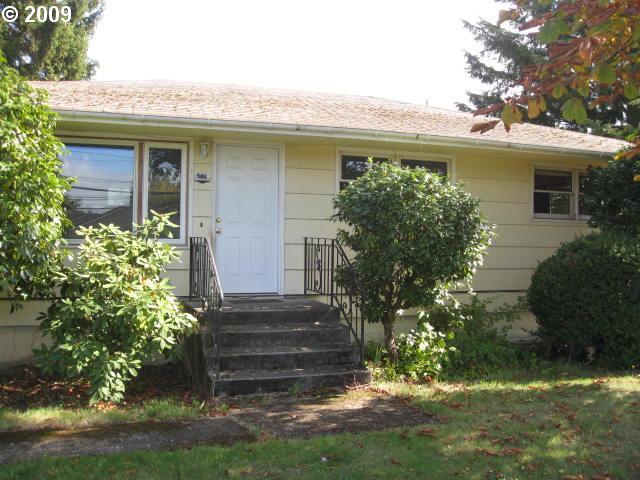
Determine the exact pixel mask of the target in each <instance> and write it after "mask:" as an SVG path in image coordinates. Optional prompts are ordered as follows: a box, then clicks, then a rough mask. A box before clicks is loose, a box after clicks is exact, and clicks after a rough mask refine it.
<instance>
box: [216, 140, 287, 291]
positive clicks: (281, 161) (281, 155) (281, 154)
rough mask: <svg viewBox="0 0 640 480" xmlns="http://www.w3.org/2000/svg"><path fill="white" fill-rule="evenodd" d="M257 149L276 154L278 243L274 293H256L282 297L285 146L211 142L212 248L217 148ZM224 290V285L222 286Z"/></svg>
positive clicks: (223, 141) (240, 142)
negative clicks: (269, 150) (269, 149)
mask: <svg viewBox="0 0 640 480" xmlns="http://www.w3.org/2000/svg"><path fill="white" fill-rule="evenodd" d="M225 146H229V147H257V148H273V149H275V150H277V152H278V172H277V178H278V228H277V233H276V242H277V243H278V249H277V254H278V258H277V261H276V265H277V267H276V268H277V269H278V272H277V275H276V279H277V288H276V291H275V292H257V293H256V295H260V294H266V295H269V294H272V295H273V294H276V295H284V280H285V279H284V202H285V188H284V186H285V146H284V144H282V143H266V142H265V143H263V142H246V141H242V140H214V141H213V148H212V150H213V182H212V183H213V188H212V192H213V195H212V197H213V198H212V201H213V216H212V218H211V236H212V237H213V238H212V242H211V243H212V247H213V250H214V252H215V249H216V243H217V242H216V240H217V235H216V213H217V211H216V197H217V194H218V147H225ZM222 289H223V290H224V285H222ZM241 295H243V296H251V294H250V293H244V294H241Z"/></svg>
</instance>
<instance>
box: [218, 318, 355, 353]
mask: <svg viewBox="0 0 640 480" xmlns="http://www.w3.org/2000/svg"><path fill="white" fill-rule="evenodd" d="M330 343H334V344H335V343H345V344H348V343H349V327H347V326H346V325H343V324H341V323H337V322H328V323H327V322H313V323H311V322H307V323H273V324H253V323H250V324H233V325H223V326H222V332H221V345H222V348H223V349H227V348H240V347H246V348H248V347H260V346H272V347H275V346H296V345H297V346H301V345H302V346H304V345H326V344H330Z"/></svg>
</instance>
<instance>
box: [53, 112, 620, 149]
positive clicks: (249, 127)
mask: <svg viewBox="0 0 640 480" xmlns="http://www.w3.org/2000/svg"><path fill="white" fill-rule="evenodd" d="M54 110H55V111H56V113H58V114H59V115H60V117H61V118H62V120H64V121H67V122H93V123H112V124H113V123H117V124H123V125H136V126H157V127H173V128H193V127H197V128H205V129H211V130H217V131H235V132H242V133H271V134H281V135H294V136H298V135H304V136H314V137H324V138H340V139H353V140H370V141H381V140H384V141H393V142H398V143H412V144H422V145H435V146H444V147H467V148H469V147H475V148H482V149H488V150H511V151H512V150H518V151H524V152H536V153H547V154H554V155H574V156H586V157H592V158H606V157H610V156H612V155H613V154H614V153H615V152H603V151H594V150H584V149H575V148H563V147H553V146H548V145H532V144H525V143H517V142H500V141H497V140H485V139H481V138H478V139H472V138H462V137H449V136H443V135H430V134H415V133H403V132H393V131H383V130H369V129H358V128H344V127H340V128H338V127H329V126H316V125H302V124H287V123H274V122H252V121H242V120H213V119H204V118H189V117H171V116H164V115H143V114H124V113H110V112H91V111H79V110H67V109H56V108H54Z"/></svg>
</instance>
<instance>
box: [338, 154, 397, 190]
mask: <svg viewBox="0 0 640 480" xmlns="http://www.w3.org/2000/svg"><path fill="white" fill-rule="evenodd" d="M369 158H372V160H373V162H375V163H380V162H390V161H391V159H390V158H388V157H368V156H366V155H341V157H340V190H342V189H343V188H345V187H347V186H348V185H349V183H351V182H353V181H354V180H355V179H357V178H358V177H360V176H361V175H363V174H364V173H365V172H366V171H367V170H368V169H369V168H370V166H371V164H370V163H369Z"/></svg>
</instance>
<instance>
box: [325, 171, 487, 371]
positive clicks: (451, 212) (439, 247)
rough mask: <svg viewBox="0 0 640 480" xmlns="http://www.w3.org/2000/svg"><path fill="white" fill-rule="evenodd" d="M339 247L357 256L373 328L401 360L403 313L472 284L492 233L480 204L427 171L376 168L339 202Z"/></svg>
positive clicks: (365, 307)
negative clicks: (378, 326)
mask: <svg viewBox="0 0 640 480" xmlns="http://www.w3.org/2000/svg"><path fill="white" fill-rule="evenodd" d="M334 207H335V208H336V211H337V213H336V214H335V215H334V217H333V220H334V221H340V222H343V223H344V224H346V226H347V227H349V228H346V229H342V228H340V229H339V230H338V235H337V236H338V239H339V240H340V242H341V243H342V244H343V245H345V246H347V247H348V248H349V249H350V250H351V251H353V253H354V257H353V265H354V268H355V270H356V275H357V277H358V280H359V282H360V284H361V285H362V287H363V289H364V290H365V292H366V298H365V301H364V305H363V307H362V310H363V315H364V316H365V317H366V318H367V320H368V321H369V322H378V321H381V322H382V324H383V326H384V336H385V346H386V349H387V351H388V352H389V355H390V356H391V357H392V359H395V357H396V355H397V350H398V348H397V346H396V341H395V332H394V325H395V315H396V312H397V311H398V310H399V309H407V308H413V307H430V306H432V305H433V304H435V303H436V302H442V301H445V299H447V298H449V291H450V290H452V289H454V288H455V287H456V286H457V285H460V284H461V283H464V282H466V281H468V280H469V279H470V278H471V277H472V275H473V274H474V272H475V269H476V267H477V266H478V265H479V264H480V263H481V262H482V257H483V255H484V253H485V251H486V249H487V246H488V245H489V241H490V238H491V227H490V225H488V224H487V223H486V222H485V220H484V217H483V215H482V214H481V213H480V209H479V205H478V200H477V199H475V198H474V197H472V196H471V195H469V194H468V193H467V192H465V191H464V190H463V189H462V187H461V186H460V185H459V184H458V185H452V184H451V183H449V182H448V181H446V178H444V177H441V176H439V175H435V174H432V173H429V172H428V171H427V170H425V169H421V168H418V169H415V170H410V169H407V168H402V167H400V166H397V165H393V164H391V163H381V164H374V165H372V167H371V168H370V169H369V170H368V172H367V173H365V174H364V175H362V176H361V177H359V178H358V179H357V180H356V181H354V182H353V183H351V184H350V185H349V186H348V187H347V188H345V189H344V190H342V191H341V192H340V194H339V195H338V196H337V197H336V199H335V200H334Z"/></svg>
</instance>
